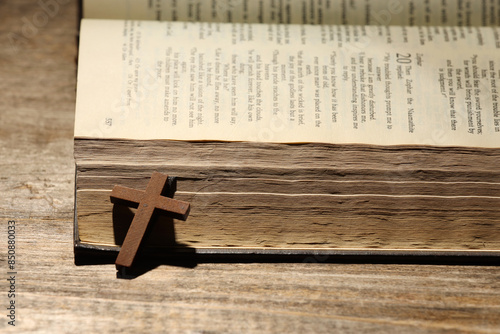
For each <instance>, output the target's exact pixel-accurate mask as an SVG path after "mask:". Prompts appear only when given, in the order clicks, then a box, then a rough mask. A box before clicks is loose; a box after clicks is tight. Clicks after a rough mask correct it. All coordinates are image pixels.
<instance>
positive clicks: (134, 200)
mask: <svg viewBox="0 0 500 334" xmlns="http://www.w3.org/2000/svg"><path fill="white" fill-rule="evenodd" d="M167 180H168V175H165V174H161V173H158V172H154V173H153V175H152V176H151V180H149V183H148V185H147V187H146V191H143V190H136V189H131V188H127V187H122V186H115V187H114V188H113V190H112V191H111V195H110V197H111V202H112V203H116V204H123V205H126V206H129V207H134V208H137V211H136V212H135V216H134V219H133V220H132V224H130V227H129V229H128V232H127V235H126V236H125V240H124V241H123V244H122V247H121V249H120V252H119V253H118V257H117V258H116V261H115V264H116V265H119V266H123V267H131V266H132V264H133V262H134V260H135V258H136V255H137V254H138V252H139V249H140V247H141V245H142V243H143V241H144V239H145V238H144V236H145V235H146V232H147V231H148V229H149V228H150V227H151V225H152V224H151V222H152V220H153V218H154V215H155V214H156V213H167V214H169V215H171V216H172V214H173V216H174V217H175V218H177V219H182V220H186V219H187V216H188V214H189V203H188V202H183V201H178V200H174V199H172V198H169V197H165V196H162V193H163V192H164V191H166V190H167V189H168V183H167Z"/></svg>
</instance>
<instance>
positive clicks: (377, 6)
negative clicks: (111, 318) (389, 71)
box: [83, 0, 500, 26]
mask: <svg viewBox="0 0 500 334" xmlns="http://www.w3.org/2000/svg"><path fill="white" fill-rule="evenodd" d="M83 15H84V17H85V18H100V19H134V20H160V21H189V22H229V23H231V22H235V23H287V24H290V23H293V24H349V25H407V26H421V25H425V26H431V25H440V26H441V25H442V26H498V25H500V1H499V0H484V1H478V0H370V1H366V0H186V1H180V0H84V1H83Z"/></svg>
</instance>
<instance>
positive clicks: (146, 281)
mask: <svg viewBox="0 0 500 334" xmlns="http://www.w3.org/2000/svg"><path fill="white" fill-rule="evenodd" d="M59 2H60V3H62V2H63V1H62V0H60V1H59ZM60 6H61V7H60V11H59V12H58V14H57V15H55V16H54V17H53V18H51V19H50V20H49V22H48V23H47V24H46V25H45V26H43V27H41V28H40V29H39V31H38V33H37V34H36V36H34V37H33V38H29V39H28V40H27V41H26V43H23V44H21V45H20V49H19V50H18V52H17V53H14V54H12V53H10V52H9V51H8V48H4V47H2V48H0V94H1V98H0V106H1V109H0V117H1V120H0V156H1V159H0V168H1V173H0V178H1V181H2V182H0V225H1V226H2V231H3V232H2V233H6V232H5V231H6V229H5V226H6V222H7V220H9V219H15V220H16V221H17V226H18V234H17V236H18V244H17V245H18V255H19V258H18V264H19V267H18V278H19V280H18V287H19V295H18V298H17V301H18V302H19V304H18V305H19V309H18V310H19V313H18V316H19V317H18V321H19V323H18V326H16V328H8V327H10V326H7V323H6V321H5V319H3V318H5V317H4V316H2V319H3V320H1V321H0V331H1V332H2V333H8V332H12V333H14V332H15V333H21V332H22V333H82V332H86V333H89V332H100V333H122V332H124V331H125V332H136V333H140V332H147V333H162V332H172V333H181V332H182V333H186V332H187V333H216V332H217V333H220V332H227V333H235V332H250V333H252V332H253V333H262V332H275V333H283V332H290V333H292V332H296V333H304V332H321V333H325V332H345V333H364V332H366V333H388V332H394V333H430V332H431V333H498V332H499V328H500V323H499V321H500V320H499V319H500V267H498V266H457V265H394V264H369V263H368V264H340V263H322V262H320V261H319V260H321V258H320V257H318V258H315V257H311V258H310V259H309V262H315V261H319V262H318V263H205V264H199V265H198V266H197V267H195V268H193V269H190V268H183V267H178V266H160V267H158V268H156V269H154V270H151V271H149V272H147V273H146V274H144V275H142V276H140V277H138V278H136V279H134V280H122V279H116V270H115V268H114V265H94V266H75V265H74V263H73V261H74V259H73V238H72V229H73V216H72V215H73V196H74V195H73V194H74V183H73V179H74V176H75V174H74V161H73V159H72V147H73V117H74V102H75V101H74V89H75V71H76V67H75V63H74V59H75V57H76V47H75V40H76V34H77V20H76V8H77V6H76V3H75V2H68V3H67V4H64V5H62V4H61V5H60ZM39 11H40V6H39V4H38V2H37V1H35V0H30V1H28V0H6V1H2V2H0V41H1V42H2V44H1V45H9V44H8V43H9V40H8V33H9V32H16V33H19V32H20V31H21V29H22V26H23V22H24V21H23V17H26V18H28V19H31V18H32V17H33V15H35V14H36V13H38V12H39ZM0 240H1V241H0V267H1V268H2V272H3V274H2V280H3V277H5V276H4V275H5V272H6V267H5V265H6V262H5V261H6V252H5V249H6V245H7V244H6V238H3V237H0ZM0 286H1V287H2V289H5V288H6V285H5V284H2V285H0ZM0 296H1V297H0V304H1V305H4V303H5V302H6V300H7V299H6V297H5V290H2V291H0ZM2 314H3V313H2Z"/></svg>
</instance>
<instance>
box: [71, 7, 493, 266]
mask: <svg viewBox="0 0 500 334" xmlns="http://www.w3.org/2000/svg"><path fill="white" fill-rule="evenodd" d="M368 3H369V4H368ZM83 14H84V16H85V17H88V18H85V19H83V20H82V24H81V33H80V49H79V66H78V86H77V103H76V121H75V160H76V201H75V202H76V204H75V207H76V210H75V246H76V248H75V249H76V250H84V249H95V250H117V249H119V246H120V245H121V243H122V242H123V238H124V235H125V233H126V231H127V228H128V225H129V224H130V222H131V220H132V217H133V214H134V212H133V210H131V209H128V208H122V207H119V206H116V205H115V206H114V205H113V204H112V203H111V202H110V198H109V195H110V192H111V189H112V188H113V186H114V185H122V186H126V187H132V188H137V189H144V188H145V187H146V184H147V182H148V179H149V176H150V175H151V173H152V172H153V171H158V172H162V173H165V174H169V175H170V176H173V177H175V178H176V184H177V191H176V192H175V195H174V196H175V197H174V198H176V199H179V200H183V201H187V202H190V203H191V213H190V216H189V219H188V220H187V221H186V222H178V221H175V220H171V219H160V220H159V221H157V223H156V224H155V226H154V228H153V232H152V233H151V236H150V238H149V241H148V247H149V248H150V249H153V250H154V252H155V253H158V254H160V253H165V254H179V253H186V252H188V253H192V252H194V253H197V254H235V253H236V254H296V255H306V254H327V255H328V254H332V255H334V254H375V255H376V254H379V255H384V254H434V255H438V254H456V255H489V256H491V255H494V256H496V255H500V218H499V217H500V169H499V168H498V166H500V149H499V148H500V112H499V109H498V99H499V91H498V85H499V84H500V61H499V59H500V58H499V57H498V55H499V51H500V29H499V28H498V25H499V21H500V1H486V2H484V1H483V2H478V1H465V0H464V1H462V0H460V1H459V0H456V1H450V0H447V1H441V0H439V1H426V2H422V1H413V0H405V1H403V0H401V1H370V2H366V1H354V0H353V1H340V0H339V1H333V0H332V1H306V0H304V1H286V0H283V1H274V0H268V1H264V0H262V1H245V0H241V1H230V0H227V1H215V0H212V1H210V0H205V1H202V0H197V1H184V2H181V1H111V0H108V1H102V0H101V1H90V0H87V1H84V3H83ZM104 18H112V19H104ZM155 20H161V21H155Z"/></svg>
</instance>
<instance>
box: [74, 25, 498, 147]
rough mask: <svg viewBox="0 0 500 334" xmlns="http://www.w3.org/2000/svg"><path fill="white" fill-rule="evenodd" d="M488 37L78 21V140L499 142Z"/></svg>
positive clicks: (494, 58) (453, 31) (493, 35)
mask: <svg viewBox="0 0 500 334" xmlns="http://www.w3.org/2000/svg"><path fill="white" fill-rule="evenodd" d="M499 36H500V29H498V28H464V27H461V28H460V27H444V28H440V27H428V28H425V27H382V26H313V25H267V24H215V23H181V22H156V21H118V20H116V21H113V20H109V21H106V20H83V22H82V28H81V39H80V55H79V73H78V92H77V107H76V126H75V136H76V137H83V138H129V139H175V140H223V141H263V142H284V143H299V142H322V143H339V144H342V143H362V144H374V145H434V146H470V147H499V146H500V113H499V109H498V95H499V92H498V80H499V77H500V63H499V61H498V49H499V48H500V37H499Z"/></svg>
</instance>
